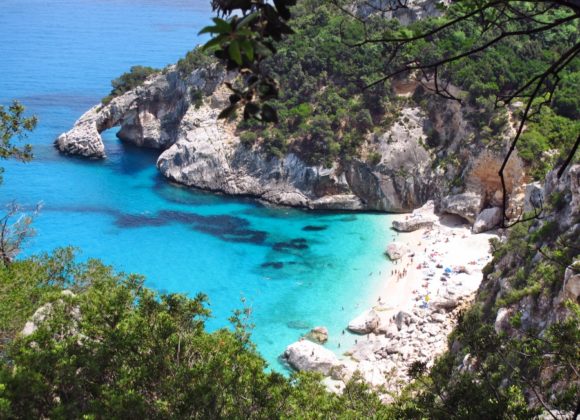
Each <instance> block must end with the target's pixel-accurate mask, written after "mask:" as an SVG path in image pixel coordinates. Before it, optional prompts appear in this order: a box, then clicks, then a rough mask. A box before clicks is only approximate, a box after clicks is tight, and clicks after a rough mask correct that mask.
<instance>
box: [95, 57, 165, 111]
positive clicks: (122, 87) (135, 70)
mask: <svg viewBox="0 0 580 420" xmlns="http://www.w3.org/2000/svg"><path fill="white" fill-rule="evenodd" d="M157 72H159V70H158V69H154V68H153V67H146V66H133V67H131V69H130V70H129V71H128V72H127V73H123V74H122V75H121V76H119V77H118V78H116V79H115V80H113V81H112V82H111V86H112V87H113V89H112V90H111V93H109V95H108V96H106V97H105V98H103V100H102V101H101V102H102V103H103V105H107V104H108V103H109V102H111V101H112V100H113V99H114V98H116V97H117V96H121V95H122V94H124V93H126V92H128V91H130V90H132V89H135V88H136V87H137V86H140V85H142V84H143V82H145V80H147V78H148V77H149V76H151V75H152V74H155V73H157Z"/></svg>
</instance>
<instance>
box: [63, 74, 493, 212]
mask: <svg viewBox="0 0 580 420" xmlns="http://www.w3.org/2000/svg"><path fill="white" fill-rule="evenodd" d="M232 77H233V76H232V75H228V74H226V72H225V71H224V70H223V69H222V68H221V67H220V66H219V65H210V66H205V67H201V68H198V69H196V70H194V71H193V72H192V73H191V74H190V75H188V76H187V77H183V76H182V75H181V74H180V72H179V71H178V70H177V69H175V68H169V69H168V70H167V71H165V72H163V73H160V74H157V75H154V76H153V77H151V78H149V79H148V80H147V81H146V82H145V83H144V84H143V85H142V86H140V87H138V88H136V89H134V90H132V91H129V92H127V93H125V94H124V95H122V96H120V97H117V98H115V99H113V100H112V101H111V102H110V103H109V104H108V105H97V106H95V107H93V108H92V109H90V110H89V111H87V112H86V113H85V114H84V115H83V116H82V117H81V118H80V119H79V120H78V121H77V122H76V123H75V126H74V127H73V128H72V129H71V130H70V131H68V132H67V133H64V134H62V135H61V136H59V138H58V139H57V140H56V142H55V144H56V147H57V148H58V149H59V150H61V151H62V152H63V153H67V154H76V155H81V156H85V157H89V158H105V157H106V150H105V146H104V143H103V141H102V139H101V136H100V133H101V132H102V131H104V130H106V129H109V128H111V127H115V126H119V127H120V129H119V131H118V133H117V136H118V137H119V138H120V139H121V140H123V141H128V142H131V143H134V144H136V145H139V146H143V147H152V148H157V149H160V150H162V153H161V155H160V156H159V159H158V162H157V167H158V168H159V170H160V172H161V173H162V174H163V175H164V176H166V177H167V178H169V179H171V180H173V181H176V182H179V183H181V184H184V185H187V186H191V187H195V188H201V189H205V190H210V191H219V192H222V193H226V194H232V195H249V196H253V197H257V198H260V199H263V200H266V201H269V202H272V203H276V204H282V205H289V206H300V207H307V208H312V209H340V210H376V211H387V212H406V211H410V210H412V209H414V208H417V207H419V206H421V205H422V204H424V203H425V202H426V201H427V200H428V199H432V198H435V199H439V198H442V197H445V196H447V195H449V194H452V196H451V197H448V198H447V199H444V200H439V201H438V203H440V204H441V206H442V210H443V211H449V212H452V213H457V214H459V215H461V216H462V217H465V218H466V219H468V220H470V221H471V222H474V221H475V220H476V218H477V216H478V215H479V213H480V212H481V211H482V210H483V209H484V208H485V207H489V206H493V205H496V206H497V205H498V204H499V202H498V200H497V194H498V191H497V190H496V189H493V184H494V183H495V188H497V185H499V178H498V177H497V175H495V173H493V172H492V173H491V174H490V173H488V174H487V175H488V178H489V177H490V176H491V178H493V176H495V177H496V178H497V179H492V180H490V179H485V178H484V177H482V176H480V177H479V178H477V176H478V168H480V167H482V166H483V167H485V168H488V169H489V168H490V165H489V164H490V162H491V163H492V164H493V163H494V162H495V168H497V167H499V162H501V159H500V157H499V154H498V155H497V157H495V155H494V154H493V153H491V152H485V148H484V147H481V145H477V144H474V143H473V142H470V141H468V140H469V139H470V138H472V137H473V129H472V128H470V125H469V123H468V122H467V118H466V116H465V114H466V113H467V112H469V110H468V109H466V108H465V107H462V106H459V104H457V103H454V102H451V101H443V100H441V99H440V98H437V97H435V96H433V95H425V96H426V97H427V99H428V101H427V103H428V107H427V109H422V108H421V107H419V106H417V105H415V104H414V102H413V101H403V104H402V105H401V107H400V111H399V113H398V116H397V118H396V119H395V121H394V123H393V124H392V125H391V127H390V128H389V129H388V130H386V131H383V132H379V133H375V134H370V135H368V136H367V137H368V138H367V143H366V146H365V149H367V150H372V151H374V152H375V153H377V154H378V156H380V159H378V161H372V162H371V159H368V158H364V157H362V156H364V153H363V154H362V155H361V157H359V158H354V159H351V160H348V161H340V162H339V161H337V162H335V163H334V164H333V165H332V166H331V167H324V166H314V165H309V164H307V163H306V162H305V161H304V160H303V159H302V158H301V157H300V156H299V155H298V154H297V153H294V152H290V153H289V154H287V155H286V156H284V157H281V158H279V157H275V156H271V155H268V154H267V153H265V152H264V151H263V150H261V149H260V147H259V145H254V146H247V145H245V144H243V143H242V142H241V141H240V138H239V136H238V133H237V132H236V128H235V123H231V122H229V123H228V122H226V123H224V122H222V121H221V120H217V116H218V114H219V112H220V110H221V109H223V107H224V106H225V104H226V103H227V98H228V92H227V89H226V88H225V86H224V84H223V83H224V82H225V81H227V80H231V79H232ZM415 88H416V86H415V87H413V89H412V90H414V89H415ZM200 96H201V99H200ZM429 132H431V133H433V132H437V135H438V138H439V139H440V144H438V145H436V146H435V147H430V146H429V145H428V144H427V142H428V133H429ZM484 152H485V153H484ZM482 159H483V160H484V161H485V164H484V165H482V164H481V161H482ZM491 168H492V169H493V168H494V166H493V165H492V166H491ZM479 172H481V171H479ZM488 172H489V171H488ZM471 174H474V175H471ZM470 177H471V178H473V179H476V181H478V182H472V183H471V184H470V186H468V187H467V188H468V189H469V192H468V193H467V194H465V193H464V190H465V188H466V187H465V186H464V185H461V183H460V184H458V185H457V183H456V182H455V181H456V180H457V179H469V178H470ZM489 185H492V187H489ZM490 188H491V189H492V190H493V191H487V190H490ZM459 193H460V194H459ZM494 194H495V195H494ZM494 197H496V199H495V200H494V199H493V198H494Z"/></svg>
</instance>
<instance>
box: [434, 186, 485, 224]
mask: <svg viewBox="0 0 580 420" xmlns="http://www.w3.org/2000/svg"><path fill="white" fill-rule="evenodd" d="M482 206H483V197H482V196H481V195H480V194H478V193H475V192H466V193H463V194H457V195H449V196H447V197H445V198H443V200H442V202H441V212H442V213H450V214H456V215H458V216H461V217H463V218H464V219H465V220H467V221H468V222H470V223H475V220H476V218H477V215H478V214H479V213H480V212H481V208H482Z"/></svg>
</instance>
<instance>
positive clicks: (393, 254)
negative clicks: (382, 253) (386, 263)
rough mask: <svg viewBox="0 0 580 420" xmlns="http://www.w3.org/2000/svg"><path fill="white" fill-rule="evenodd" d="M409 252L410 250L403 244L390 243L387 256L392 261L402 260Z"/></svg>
mask: <svg viewBox="0 0 580 420" xmlns="http://www.w3.org/2000/svg"><path fill="white" fill-rule="evenodd" d="M407 252H409V249H408V248H407V246H406V245H405V244H403V243H401V242H392V243H390V244H389V245H388V246H387V250H386V254H387V255H388V257H389V258H390V259H391V261H395V260H400V259H401V258H403V256H404V255H405V254H406V253H407Z"/></svg>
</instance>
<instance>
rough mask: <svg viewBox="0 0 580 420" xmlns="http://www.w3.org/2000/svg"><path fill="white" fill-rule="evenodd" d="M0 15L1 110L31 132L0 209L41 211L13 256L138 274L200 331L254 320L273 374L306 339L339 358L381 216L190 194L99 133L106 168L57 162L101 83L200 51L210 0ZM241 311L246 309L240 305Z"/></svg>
mask: <svg viewBox="0 0 580 420" xmlns="http://www.w3.org/2000/svg"><path fill="white" fill-rule="evenodd" d="M1 11H2V13H0V39H2V41H3V42H2V43H0V54H1V56H2V57H3V59H2V60H0V70H1V72H2V75H3V77H2V78H1V79H0V103H2V104H7V103H8V102H9V101H10V100H12V99H19V100H20V101H21V102H22V103H23V104H24V105H26V106H27V109H28V111H29V113H31V114H35V115H37V116H38V117H39V119H40V123H39V126H38V127H37V129H36V130H35V131H34V133H33V134H32V135H30V136H29V138H28V141H29V142H30V143H31V144H32V145H33V147H34V154H35V158H34V160H33V161H32V162H31V163H28V164H21V163H17V162H12V161H8V162H2V163H1V166H3V167H4V168H5V174H4V182H3V184H2V185H1V186H0V204H1V205H5V204H7V203H9V202H11V201H17V202H19V203H20V204H22V205H24V206H29V207H32V206H34V205H35V204H36V203H38V202H42V203H43V209H42V212H41V213H40V216H39V217H38V219H37V220H36V222H35V228H36V230H37V236H36V237H34V238H33V239H32V240H31V241H30V242H29V243H28V245H27V247H26V249H25V252H24V254H23V255H30V254H34V253H38V252H44V251H51V250H52V249H54V248H56V247H59V246H66V245H72V246H75V247H78V248H79V249H80V250H81V253H80V255H79V258H81V259H86V258H100V259H102V260H103V261H104V262H105V263H107V264H111V265H113V266H114V267H115V268H116V269H117V270H122V271H125V272H134V273H140V274H143V275H145V276H146V278H147V285H148V286H150V287H153V288H155V289H157V290H159V291H163V292H181V293H186V294H189V295H194V294H195V293H198V292H203V293H205V294H207V295H208V296H209V300H210V303H211V306H210V309H211V310H212V314H213V317H212V319H211V320H210V321H209V323H208V327H209V328H210V329H215V328H220V327H223V326H226V325H227V318H228V317H229V316H230V315H231V314H232V311H233V310H235V309H239V308H241V307H242V305H246V306H249V307H250V308H251V309H252V319H251V321H252V322H253V323H254V324H255V327H254V330H253V333H252V337H253V340H254V342H256V344H257V346H258V350H259V351H260V353H261V354H262V355H263V356H264V357H265V358H266V359H267V360H268V362H269V363H270V365H271V366H272V367H273V368H275V369H282V368H283V367H282V366H281V365H279V364H278V360H277V358H278V356H279V355H280V354H281V353H282V352H283V351H284V348H285V347H286V346H287V345H288V344H290V343H292V342H293V341H295V340H297V339H298V338H299V337H300V336H301V335H303V334H305V333H306V332H308V329H310V328H312V327H314V326H316V325H324V326H326V327H327V328H328V329H329V333H330V342H329V343H328V344H327V347H329V348H331V349H335V350H338V344H339V343H340V344H341V349H345V348H346V347H348V345H349V343H350V342H351V341H352V340H354V337H353V336H350V335H348V334H347V335H344V336H343V335H342V330H343V328H345V326H346V325H347V323H348V322H349V321H350V320H351V319H352V318H354V317H355V316H356V315H358V314H359V313H360V312H361V311H362V310H364V309H365V308H367V307H369V306H370V305H371V302H370V301H371V300H372V295H373V292H374V290H375V289H376V288H377V287H378V285H379V282H380V281H381V279H384V278H385V277H386V275H387V271H388V270H389V263H388V262H387V261H386V259H385V258H384V256H383V255H382V251H383V249H384V247H385V245H386V244H387V243H388V242H389V240H390V229H389V226H390V223H389V222H390V216H388V215H383V214H355V213H349V214H344V213H343V214H341V213H312V212H306V211H302V210H297V209H288V208H273V207H267V206H264V205H262V204H260V203H258V202H256V201H255V200H251V199H240V198H235V199H234V198H230V197H225V196H221V195H216V194H210V193H206V192H201V191H193V190H189V189H186V188H183V187H180V186H177V185H174V184H171V183H169V182H168V181H167V180H165V179H163V178H162V177H161V176H160V175H159V174H158V172H157V170H156V168H155V161H156V158H157V156H158V154H159V152H158V151H154V150H145V149H139V148H136V147H133V146H130V145H126V144H123V143H121V142H120V141H119V140H117V139H116V137H115V133H114V131H108V132H106V133H105V134H104V140H105V142H106V148H107V155H108V158H107V159H106V160H104V161H90V160H81V159H76V158H67V157H64V156H61V155H59V154H58V153H57V152H56V150H55V149H54V148H53V146H52V142H53V140H54V139H55V138H56V136H57V135H58V134H60V133H61V132H63V131H65V130H67V129H68V128H70V126H71V125H72V124H73V122H74V121H75V119H77V118H78V117H79V116H80V115H81V114H82V113H83V112H84V111H85V110H86V109H88V108H89V107H90V106H92V105H94V104H96V103H98V102H99V101H100V99H101V98H102V97H103V96H105V95H106V94H108V92H109V90H110V84H109V83H110V80H111V79H113V78H115V77H117V76H119V75H120V74H121V73H123V72H124V71H127V70H128V69H129V67H130V66H132V65H148V66H154V67H163V66H165V65H167V64H169V63H173V62H175V61H176V60H177V59H179V58H180V57H181V56H183V55H184V54H185V53H186V51H188V50H189V49H191V48H192V47H193V46H195V44H197V43H200V42H202V41H203V40H201V39H199V38H198V37H197V35H196V34H197V32H198V31H199V30H200V29H201V27H203V26H205V25H206V24H207V23H208V22H209V19H210V16H211V10H210V8H209V1H208V0H201V1H199V0H198V1H184V0H166V1H150V0H138V1H135V0H133V1H129V0H119V1H114V2H113V1H109V0H76V1H73V0H54V1H51V2H50V3H47V2H46V1H44V0H5V1H3V2H2V6H1ZM242 299H243V300H244V301H245V303H244V304H242Z"/></svg>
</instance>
